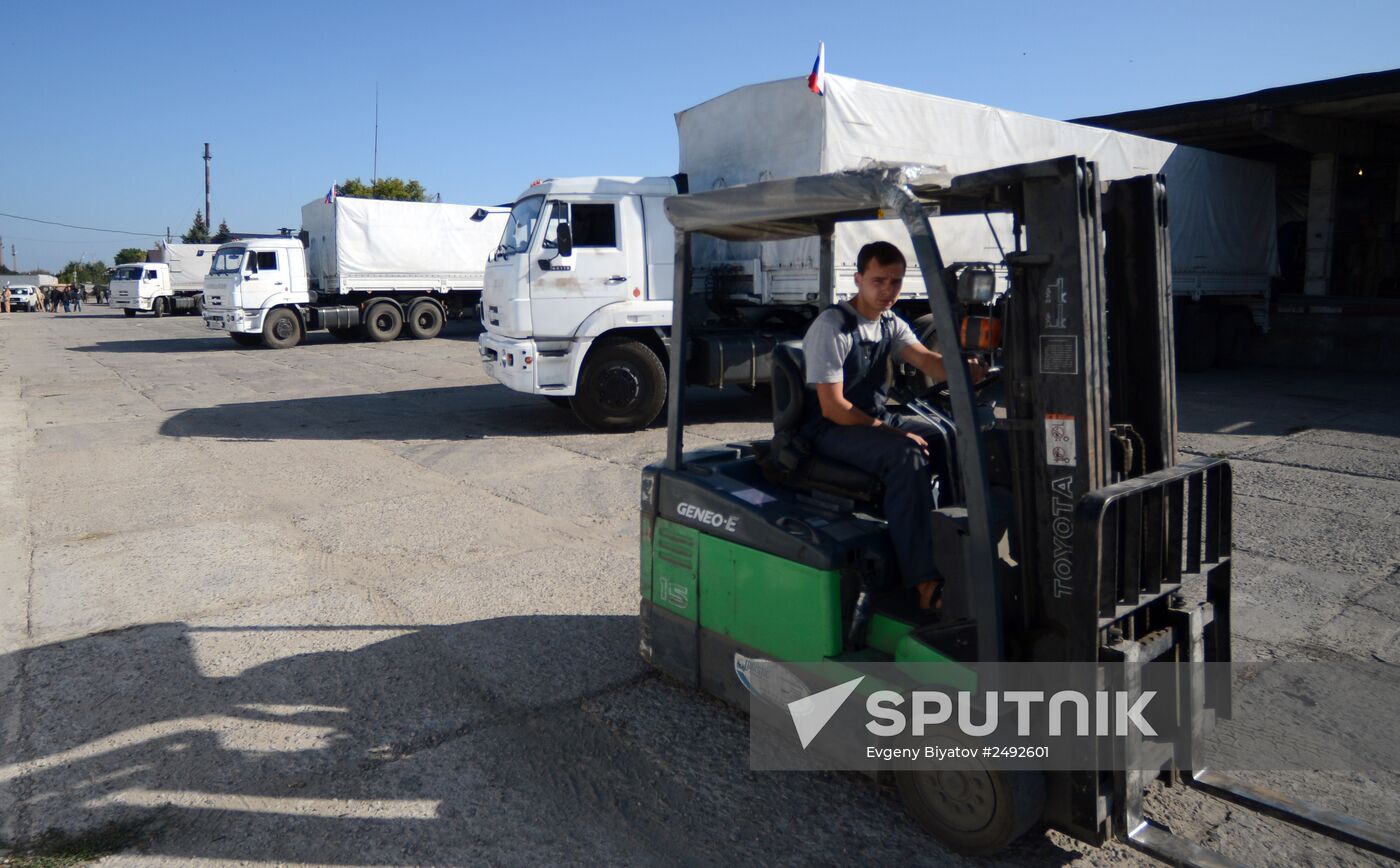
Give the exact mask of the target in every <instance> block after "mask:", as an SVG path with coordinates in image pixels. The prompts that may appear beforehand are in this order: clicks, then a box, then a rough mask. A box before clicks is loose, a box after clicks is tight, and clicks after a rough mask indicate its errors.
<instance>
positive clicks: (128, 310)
mask: <svg viewBox="0 0 1400 868" xmlns="http://www.w3.org/2000/svg"><path fill="white" fill-rule="evenodd" d="M122 313H124V314H126V315H127V317H133V316H136V311H134V310H132V309H131V308H129V307H124V308H122Z"/></svg>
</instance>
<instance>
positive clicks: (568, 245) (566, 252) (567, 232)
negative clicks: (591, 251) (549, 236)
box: [554, 223, 574, 256]
mask: <svg viewBox="0 0 1400 868" xmlns="http://www.w3.org/2000/svg"><path fill="white" fill-rule="evenodd" d="M554 238H555V243H556V244H558V245H559V255H560V256H573V255H574V231H573V230H572V229H570V228H569V224H567V223H560V224H559V229H558V232H557V234H556V235H555V236H554Z"/></svg>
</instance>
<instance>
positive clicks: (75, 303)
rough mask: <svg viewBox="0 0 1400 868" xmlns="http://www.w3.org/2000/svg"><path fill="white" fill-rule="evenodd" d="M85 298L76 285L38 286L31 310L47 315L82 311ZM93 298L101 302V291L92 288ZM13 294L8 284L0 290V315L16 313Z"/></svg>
mask: <svg viewBox="0 0 1400 868" xmlns="http://www.w3.org/2000/svg"><path fill="white" fill-rule="evenodd" d="M86 296H87V292H86V290H85V289H84V288H83V287H81V286H77V285H70V286H40V287H36V288H35V290H34V302H33V303H34V305H35V306H34V308H33V310H41V311H48V312H49V313H59V312H63V313H72V312H74V311H80V310H82V309H83V301H84V299H85V298H86ZM93 297H94V300H95V301H97V302H101V301H102V300H103V289H102V288H101V287H94V288H93ZM18 305H19V302H17V301H16V300H15V299H14V297H13V294H12V293H11V292H10V286H9V284H5V286H4V288H3V289H0V313H10V312H12V311H13V312H18V311H19V310H20V309H21V308H20V307H19V306H18Z"/></svg>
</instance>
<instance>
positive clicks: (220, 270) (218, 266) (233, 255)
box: [209, 247, 247, 274]
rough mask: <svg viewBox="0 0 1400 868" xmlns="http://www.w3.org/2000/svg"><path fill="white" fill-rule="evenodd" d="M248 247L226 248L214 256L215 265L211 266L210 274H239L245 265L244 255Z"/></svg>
mask: <svg viewBox="0 0 1400 868" xmlns="http://www.w3.org/2000/svg"><path fill="white" fill-rule="evenodd" d="M246 251H247V248H246V247H225V248H224V249H223V250H220V251H218V252H217V253H215V254H214V264H213V265H212V266H210V268H209V273H210V274H237V273H238V269H239V268H240V267H241V266H242V265H243V254H244V253H245V252H246Z"/></svg>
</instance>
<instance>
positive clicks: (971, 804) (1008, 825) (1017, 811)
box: [895, 767, 1045, 856]
mask: <svg viewBox="0 0 1400 868" xmlns="http://www.w3.org/2000/svg"><path fill="white" fill-rule="evenodd" d="M895 785H896V786H897V787H898V788H899V797H900V800H901V801H903V802H904V807H905V810H907V811H908V812H909V814H910V816H912V817H913V818H914V821H915V822H916V823H918V824H919V826H920V827H921V828H923V830H924V831H925V832H927V833H928V834H929V835H932V836H933V837H934V838H937V839H938V840H939V841H940V842H941V843H943V845H944V846H946V847H947V848H948V849H950V850H952V851H954V852H956V853H961V854H963V855H965V856H985V855H987V854H989V853H995V852H996V851H998V850H1001V849H1002V848H1004V847H1006V846H1007V845H1009V844H1011V842H1013V841H1015V840H1016V839H1017V838H1019V837H1021V836H1022V835H1024V834H1025V833H1026V832H1027V831H1028V830H1029V829H1030V828H1031V827H1032V826H1034V825H1035V824H1036V822H1037V821H1038V820H1039V819H1040V817H1041V814H1042V813H1043V812H1044V810H1045V776H1044V774H1042V773H1041V772H1039V771H1024V770H1014V771H1013V770H1006V769H998V768H992V767H980V768H976V769H961V770H953V769H949V770H941V771H900V772H895Z"/></svg>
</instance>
